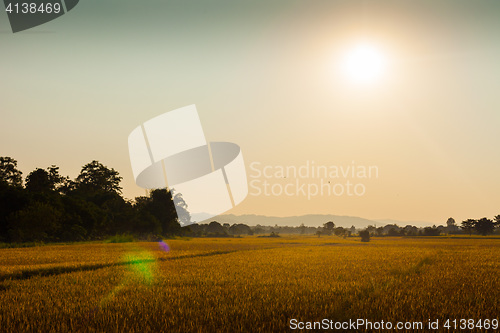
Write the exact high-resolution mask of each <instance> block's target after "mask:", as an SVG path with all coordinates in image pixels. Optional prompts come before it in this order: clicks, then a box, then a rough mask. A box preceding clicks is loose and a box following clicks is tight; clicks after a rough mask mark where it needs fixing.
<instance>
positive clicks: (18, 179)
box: [0, 156, 23, 187]
mask: <svg viewBox="0 0 500 333" xmlns="http://www.w3.org/2000/svg"><path fill="white" fill-rule="evenodd" d="M0 182H5V183H7V184H8V185H11V186H17V187H21V186H22V185H23V177H22V172H21V171H19V170H18V169H17V161H16V160H15V159H13V158H11V157H7V156H6V157H0Z"/></svg>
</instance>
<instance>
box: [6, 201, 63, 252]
mask: <svg viewBox="0 0 500 333" xmlns="http://www.w3.org/2000/svg"><path fill="white" fill-rule="evenodd" d="M60 222H61V212H60V211H58V210H57V209H55V208H54V207H52V206H51V205H49V204H46V203H42V202H36V201H35V202H33V203H32V204H30V205H29V206H28V207H26V208H25V209H23V210H21V211H19V212H16V213H15V214H13V215H12V216H11V218H10V223H9V227H10V230H9V232H10V234H11V238H12V239H13V240H14V241H18V242H32V241H47V240H55V239H54V234H55V233H56V232H57V230H58V229H59V228H60Z"/></svg>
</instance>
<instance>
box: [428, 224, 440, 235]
mask: <svg viewBox="0 0 500 333" xmlns="http://www.w3.org/2000/svg"><path fill="white" fill-rule="evenodd" d="M440 233H441V230H439V228H437V227H436V226H432V227H425V228H424V236H439V234H440Z"/></svg>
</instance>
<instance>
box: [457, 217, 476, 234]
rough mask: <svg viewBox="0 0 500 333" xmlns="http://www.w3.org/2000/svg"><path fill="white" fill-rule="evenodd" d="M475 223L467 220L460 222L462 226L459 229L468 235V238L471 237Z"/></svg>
mask: <svg viewBox="0 0 500 333" xmlns="http://www.w3.org/2000/svg"><path fill="white" fill-rule="evenodd" d="M476 223H477V220H474V219H467V220H465V221H462V226H461V227H460V228H462V230H463V231H465V232H466V233H468V234H469V236H470V235H472V231H473V230H474V226H475V225H476Z"/></svg>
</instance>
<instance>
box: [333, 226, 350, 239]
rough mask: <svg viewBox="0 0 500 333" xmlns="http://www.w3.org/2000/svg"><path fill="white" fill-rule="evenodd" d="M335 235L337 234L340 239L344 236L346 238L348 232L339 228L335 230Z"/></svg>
mask: <svg viewBox="0 0 500 333" xmlns="http://www.w3.org/2000/svg"><path fill="white" fill-rule="evenodd" d="M333 233H334V234H335V236H338V237H342V236H344V237H345V235H346V233H347V230H345V229H344V228H342V227H337V228H335V230H334V231H333Z"/></svg>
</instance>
